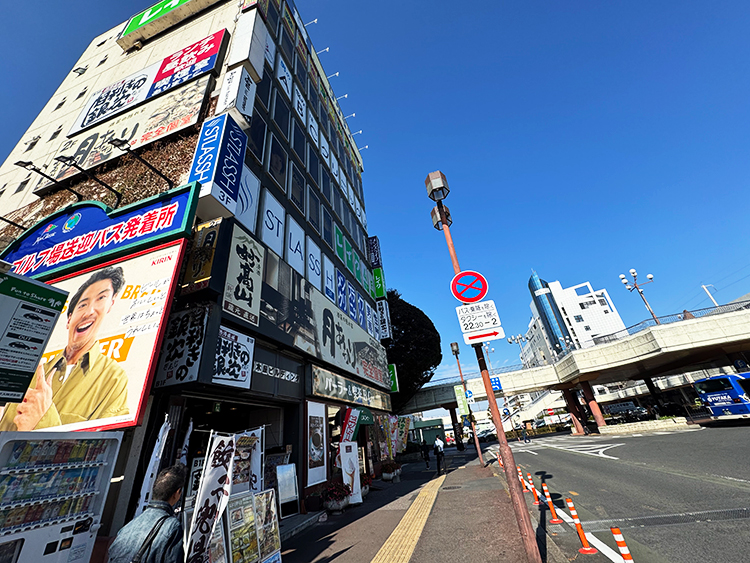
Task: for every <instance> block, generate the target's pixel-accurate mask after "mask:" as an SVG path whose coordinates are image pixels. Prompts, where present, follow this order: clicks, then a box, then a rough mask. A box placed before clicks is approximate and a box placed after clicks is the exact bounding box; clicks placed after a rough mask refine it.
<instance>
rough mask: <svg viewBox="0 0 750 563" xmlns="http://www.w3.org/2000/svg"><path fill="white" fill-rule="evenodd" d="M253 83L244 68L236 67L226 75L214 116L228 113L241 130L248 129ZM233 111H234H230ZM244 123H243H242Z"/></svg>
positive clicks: (252, 99) (251, 108)
mask: <svg viewBox="0 0 750 563" xmlns="http://www.w3.org/2000/svg"><path fill="white" fill-rule="evenodd" d="M255 89H256V86H255V82H254V81H253V79H252V77H251V76H250V74H249V73H248V72H247V71H246V70H245V67H242V66H238V67H237V68H234V69H232V70H230V71H228V72H227V73H226V75H225V76H224V83H223V84H222V85H221V93H220V94H219V99H218V101H217V102H216V110H215V114H216V115H219V114H220V113H224V112H225V111H230V112H231V113H232V117H234V118H235V119H236V120H237V121H238V122H239V124H240V126H241V127H242V128H243V129H249V128H250V120H251V119H252V116H253V102H254V100H255ZM232 110H235V111H232ZM243 121H244V123H243Z"/></svg>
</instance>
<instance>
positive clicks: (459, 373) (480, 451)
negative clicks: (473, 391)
mask: <svg viewBox="0 0 750 563" xmlns="http://www.w3.org/2000/svg"><path fill="white" fill-rule="evenodd" d="M456 363H457V364H458V375H460V376H461V385H463V386H464V395H466V382H465V381H464V373H463V372H462V371H461V362H460V361H459V360H458V353H456ZM469 417H470V419H471V433H472V434H474V446H475V447H476V448H477V455H478V456H479V463H481V464H482V467H484V458H483V457H482V449H481V448H480V447H479V438H477V427H476V425H475V424H474V416H473V415H472V413H471V407H469Z"/></svg>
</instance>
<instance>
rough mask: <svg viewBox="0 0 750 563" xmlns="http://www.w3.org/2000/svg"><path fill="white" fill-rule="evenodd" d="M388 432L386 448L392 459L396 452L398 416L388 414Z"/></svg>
mask: <svg viewBox="0 0 750 563" xmlns="http://www.w3.org/2000/svg"><path fill="white" fill-rule="evenodd" d="M388 433H389V436H388V437H389V440H388V449H389V451H390V452H391V459H393V458H394V457H395V455H396V453H397V452H398V417H397V416H395V415H388Z"/></svg>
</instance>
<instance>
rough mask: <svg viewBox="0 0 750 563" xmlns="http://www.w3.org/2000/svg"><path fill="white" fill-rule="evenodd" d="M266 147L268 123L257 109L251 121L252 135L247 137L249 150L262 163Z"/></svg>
mask: <svg viewBox="0 0 750 563" xmlns="http://www.w3.org/2000/svg"><path fill="white" fill-rule="evenodd" d="M265 146H266V122H265V121H263V118H262V117H261V116H260V114H259V113H258V110H257V109H256V110H255V112H253V117H252V119H251V120H250V134H249V135H248V136H247V148H248V149H250V152H251V153H252V154H253V155H254V156H255V158H257V159H258V160H259V161H260V162H263V148H264V147H265Z"/></svg>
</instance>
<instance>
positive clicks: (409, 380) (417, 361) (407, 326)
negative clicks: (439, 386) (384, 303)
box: [385, 289, 443, 412]
mask: <svg viewBox="0 0 750 563" xmlns="http://www.w3.org/2000/svg"><path fill="white" fill-rule="evenodd" d="M387 297H388V307H389V309H390V311H391V328H392V331H393V338H392V339H391V340H390V341H387V344H385V349H386V352H387V353H388V362H389V363H391V364H396V368H397V369H398V383H399V392H398V393H392V394H391V402H392V407H393V412H399V411H400V410H401V409H402V408H403V407H404V405H406V403H407V402H408V401H409V399H411V398H412V397H413V396H414V394H415V393H416V392H417V391H419V389H420V388H421V387H422V386H423V385H424V384H425V383H427V382H428V381H429V380H430V379H432V376H433V375H434V374H435V368H436V367H437V366H439V365H440V362H441V361H442V360H443V353H442V352H441V351H440V334H439V333H438V331H437V329H436V328H435V325H434V324H432V321H431V320H430V318H429V317H428V316H427V315H425V314H424V312H423V311H422V310H421V309H419V308H417V307H415V306H414V305H412V304H411V303H407V302H406V301H404V300H403V299H402V298H401V294H400V293H399V292H398V291H396V290H395V289H389V290H388V292H387Z"/></svg>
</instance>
